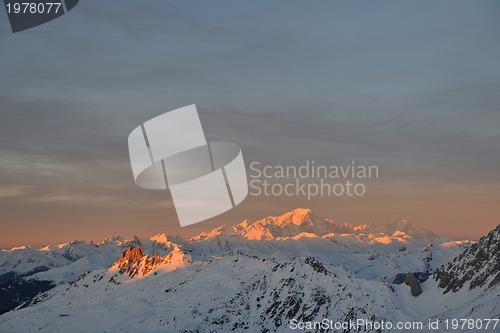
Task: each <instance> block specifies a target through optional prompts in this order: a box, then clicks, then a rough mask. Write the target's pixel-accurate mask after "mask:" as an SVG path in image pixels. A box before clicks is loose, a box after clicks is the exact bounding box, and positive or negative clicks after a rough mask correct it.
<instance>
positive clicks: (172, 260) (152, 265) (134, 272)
mask: <svg viewBox="0 0 500 333" xmlns="http://www.w3.org/2000/svg"><path fill="white" fill-rule="evenodd" d="M190 263H191V256H190V255H188V254H186V253H184V252H183V251H182V250H181V249H179V248H178V247H174V249H173V250H172V252H170V253H169V254H167V255H166V256H160V255H158V254H153V255H151V256H148V255H145V254H144V251H143V250H142V248H141V247H133V246H129V247H128V248H127V249H126V250H124V251H123V252H122V256H121V257H120V258H119V259H118V260H117V261H116V262H115V264H114V265H113V266H116V267H117V268H118V269H119V272H120V274H128V275H129V276H130V277H131V278H133V277H135V276H145V275H148V274H149V273H151V272H152V271H154V270H155V269H157V268H158V267H159V266H161V265H164V264H165V265H169V266H171V267H172V268H176V267H182V266H184V265H186V264H190Z"/></svg>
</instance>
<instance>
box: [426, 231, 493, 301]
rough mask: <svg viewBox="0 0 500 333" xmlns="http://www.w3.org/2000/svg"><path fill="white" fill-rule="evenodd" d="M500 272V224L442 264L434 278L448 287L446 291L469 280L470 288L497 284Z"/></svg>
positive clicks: (452, 289) (441, 286) (440, 285)
mask: <svg viewBox="0 0 500 333" xmlns="http://www.w3.org/2000/svg"><path fill="white" fill-rule="evenodd" d="M499 274H500V225H498V226H497V227H496V228H495V229H494V230H492V231H491V232H490V233H488V235H486V236H484V237H482V238H481V239H480V240H479V241H478V242H477V243H476V244H474V245H472V246H471V247H470V248H469V249H467V250H466V251H465V252H464V253H462V254H461V255H460V256H458V257H456V258H455V259H453V261H452V262H450V263H448V264H446V265H443V266H441V267H440V268H438V269H437V270H436V271H435V272H434V279H435V280H436V281H437V282H438V283H439V284H438V285H439V287H440V288H443V289H444V292H443V293H447V292H449V291H452V292H457V291H459V290H460V289H462V288H463V287H464V285H466V284H467V283H468V285H469V290H472V289H475V288H482V287H489V288H491V287H494V286H496V285H498V284H499V282H500V276H499ZM488 281H490V282H489V283H488Z"/></svg>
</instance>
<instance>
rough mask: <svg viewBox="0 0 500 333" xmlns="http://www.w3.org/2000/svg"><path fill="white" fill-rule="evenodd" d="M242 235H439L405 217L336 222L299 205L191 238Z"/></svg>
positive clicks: (387, 237) (386, 237) (261, 237)
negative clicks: (383, 221) (387, 220)
mask: <svg viewBox="0 0 500 333" xmlns="http://www.w3.org/2000/svg"><path fill="white" fill-rule="evenodd" d="M224 236H232V237H242V238H245V239H248V240H285V239H299V238H303V237H308V238H315V237H321V238H332V237H336V236H354V237H355V238H358V240H361V239H359V237H364V238H365V239H366V238H367V239H371V240H375V241H377V240H380V241H382V242H388V241H390V238H391V237H393V238H394V239H399V240H402V241H404V239H405V238H408V237H413V238H427V239H430V240H432V239H435V238H438V236H436V235H435V234H434V233H432V232H431V231H429V230H425V229H417V228H415V227H414V226H413V225H412V224H411V223H410V222H408V221H406V220H404V221H401V222H396V223H389V224H380V225H366V224H362V225H358V226H355V225H353V224H349V223H343V224H340V223H336V222H334V221H332V220H331V219H328V218H322V217H319V216H318V215H316V214H315V213H314V212H313V211H312V210H310V209H307V208H296V209H294V210H292V211H289V212H286V213H284V214H282V215H279V216H268V217H266V218H263V219H260V220H257V221H255V222H249V221H248V220H245V221H243V222H241V223H239V224H237V225H235V226H227V225H224V226H221V227H218V228H215V229H213V230H212V231H210V232H203V233H201V234H200V235H198V236H195V237H193V238H191V241H201V240H207V239H210V238H214V237H224Z"/></svg>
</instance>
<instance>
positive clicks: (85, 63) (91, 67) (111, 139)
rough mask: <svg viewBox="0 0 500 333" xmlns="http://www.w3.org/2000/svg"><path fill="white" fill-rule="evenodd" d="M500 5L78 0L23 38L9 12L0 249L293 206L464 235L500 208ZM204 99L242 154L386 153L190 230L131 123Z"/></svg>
mask: <svg viewBox="0 0 500 333" xmlns="http://www.w3.org/2000/svg"><path fill="white" fill-rule="evenodd" d="M499 34H500V3H499V2H498V1H495V0H491V1H482V0H480V1H451V0H450V1H417V0H414V1H404V2H402V1H395V0H394V1H384V0H380V1H368V0H365V1H359V0H353V1H315V2H303V1H273V2H269V1H245V2H243V1H241V2H236V1H210V2H209V1H161V2H160V1H152V0H151V1H147V0H144V1H140V2H138V1H118V0H112V1H106V2H102V1H97V0H85V1H81V2H80V3H79V4H78V6H76V7H75V8H74V9H73V10H72V11H71V12H69V13H67V14H66V15H64V16H62V17H60V18H58V19H56V20H54V21H51V22H49V23H47V24H44V25H42V26H39V27H36V28H33V29H30V30H27V31H23V32H19V33H15V34H13V33H12V32H11V30H10V27H9V24H8V20H7V15H6V12H5V11H4V10H3V9H2V10H0V59H1V61H2V65H1V66H0V114H1V118H0V119H1V121H0V248H9V247H12V246H17V245H31V246H41V245H45V244H54V243H59V242H67V241H71V240H75V239H84V240H87V241H90V240H93V241H94V242H96V241H101V240H103V239H104V238H106V237H109V236H112V235H117V234H118V235H121V236H124V237H130V236H131V235H138V236H140V237H150V236H152V235H154V234H157V233H162V232H165V233H167V234H176V235H181V236H184V237H190V236H193V235H195V234H198V233H200V232H201V231H203V230H210V229H212V228H213V227H216V226H219V225H222V224H236V223H239V222H241V221H242V220H244V219H248V220H255V219H259V218H262V217H265V216H268V215H279V214H282V213H284V212H286V211H289V210H292V209H293V208H296V207H308V208H311V209H313V211H315V212H316V214H318V215H320V216H324V217H328V218H331V219H333V220H334V221H336V222H339V223H354V224H371V223H389V222H395V221H400V220H408V221H410V222H411V223H412V224H413V225H415V226H417V227H422V228H429V229H431V230H434V231H436V232H438V233H443V234H447V235H450V236H451V237H454V238H472V239H477V238H478V237H480V236H482V235H484V234H486V233H487V232H488V231H489V230H491V229H493V228H494V227H495V226H496V225H497V224H498V223H500V221H499V216H500V205H499V204H498V202H499V200H500V181H499V177H498V170H500V154H499V148H500V131H499V128H500V94H499V93H498V91H500V39H498V36H499ZM190 104H196V105H197V108H198V111H199V115H200V119H201V122H202V125H203V129H204V131H205V135H206V137H207V139H208V140H209V141H229V142H233V143H236V144H238V145H239V146H240V147H241V148H242V151H243V156H244V159H245V163H246V164H247V166H248V165H249V164H250V163H252V162H255V161H258V162H260V163H261V164H262V165H301V164H303V163H305V161H307V160H310V161H311V160H314V161H315V163H317V164H324V165H333V164H335V165H342V164H344V165H345V164H350V163H351V162H352V161H355V162H356V163H358V164H366V165H376V166H377V167H378V168H379V177H378V178H377V179H370V180H367V182H366V188H367V193H366V194H365V195H363V196H361V197H355V198H353V197H345V196H344V197H332V196H318V197H314V198H312V199H311V200H307V198H304V197H297V196H294V197H286V196H277V197H266V196H248V197H247V198H246V199H245V201H244V202H243V203H241V204H240V205H238V206H237V207H236V208H234V209H232V210H230V211H228V212H226V213H224V214H222V215H219V216H217V217H215V218H212V219H209V220H207V221H205V222H202V223H198V224H195V225H193V226H190V227H184V228H180V227H179V222H178V220H177V215H176V212H175V207H174V205H173V203H172V199H171V196H170V194H169V192H168V191H152V190H144V189H141V188H139V187H137V186H136V185H135V183H134V179H133V177H132V172H131V168H130V160H129V154H128V147H127V137H128V135H129V133H130V132H131V131H132V130H133V129H134V128H136V127H137V126H138V125H140V124H141V123H143V122H144V121H146V120H148V119H151V118H153V117H155V116H157V115H159V114H162V113H164V112H167V111H170V110H173V109H176V108H179V107H183V106H186V105H190Z"/></svg>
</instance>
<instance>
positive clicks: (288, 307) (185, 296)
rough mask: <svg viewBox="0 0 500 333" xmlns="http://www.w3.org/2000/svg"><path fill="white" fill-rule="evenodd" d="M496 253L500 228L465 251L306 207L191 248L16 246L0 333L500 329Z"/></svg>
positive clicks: (1, 290)
mask: <svg viewBox="0 0 500 333" xmlns="http://www.w3.org/2000/svg"><path fill="white" fill-rule="evenodd" d="M499 255H500V225H499V226H497V227H496V228H495V229H494V230H492V231H491V232H490V233H489V234H488V235H486V236H485V237H483V238H481V239H480V240H479V241H478V242H474V241H470V240H460V241H457V240H451V239H449V238H447V237H445V236H440V235H436V234H434V233H433V232H431V231H429V230H422V229H418V228H415V227H414V226H412V225H411V224H410V223H409V222H407V221H402V222H398V223H391V224H385V225H351V224H340V223H336V222H334V221H332V220H331V219H327V218H322V217H319V216H317V215H316V214H314V213H313V212H312V211H311V210H309V209H302V208H298V209H295V210H293V211H290V212H287V213H285V214H283V215H280V216H269V217H266V218H263V219H260V220H257V221H254V222H250V221H243V222H241V223H239V224H237V225H234V226H226V225H224V226H221V227H218V228H215V229H213V230H211V231H209V232H203V233H201V234H199V235H197V236H195V237H192V238H191V239H183V238H181V237H179V236H167V235H166V234H158V235H155V236H153V237H151V238H149V239H139V238H137V237H132V238H131V239H124V238H122V237H119V236H115V237H111V238H108V239H105V240H104V241H102V242H101V243H86V242H83V241H75V242H71V243H65V244H60V245H57V246H47V247H43V248H40V249H33V248H30V247H19V248H13V249H11V250H2V251H1V252H0V300H1V302H0V307H1V308H0V310H2V312H5V313H4V314H3V315H1V316H0V332H27V331H41V332H63V331H64V332H67V331H73V332H88V331H92V332H117V331H126V332H128V331H134V332H186V333H187V332H234V331H236V332H289V331H291V326H290V325H292V323H294V322H303V323H304V322H306V323H307V322H309V323H312V322H319V321H321V320H322V319H325V318H328V319H331V320H333V321H335V322H348V321H349V320H355V319H360V318H361V319H366V320H371V321H374V322H382V321H384V322H392V323H396V322H421V323H424V324H425V325H427V324H428V322H429V321H435V320H440V321H441V322H443V321H444V320H446V319H452V318H474V319H486V318H492V319H494V318H497V319H498V318H499V316H500V301H499V300H500V297H499V296H500V287H499V285H500V266H499V262H500V260H499V259H500V258H499ZM490 328H491V327H490ZM498 328H500V325H498V327H497V329H498ZM466 330H467V328H465V329H462V330H460V329H459V330H454V332H460V331H466ZM314 331H318V332H326V331H328V330H327V329H326V328H325V329H322V328H319V329H317V330H314ZM342 331H345V332H348V331H361V332H362V331H373V330H370V329H369V327H365V326H363V327H358V328H357V329H356V330H354V329H352V328H349V327H348V328H347V329H342ZM380 331H384V330H383V329H382V330H380ZM402 331H404V330H402ZM408 331H411V330H408ZM420 331H426V328H425V327H423V329H422V330H420ZM428 331H429V332H431V331H432V332H436V331H438V332H439V331H443V332H444V331H446V330H444V328H443V327H440V328H439V329H438V330H436V329H432V330H431V329H429V330H428ZM483 331H484V330H483ZM493 331H494V330H493ZM493 331H492V332H493Z"/></svg>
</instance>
